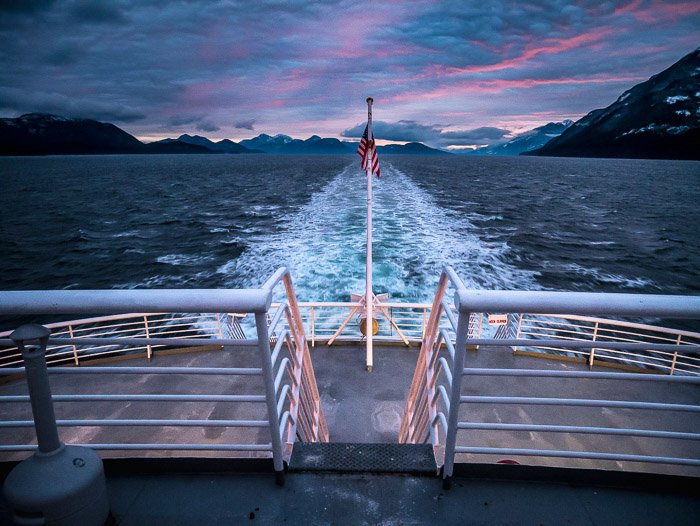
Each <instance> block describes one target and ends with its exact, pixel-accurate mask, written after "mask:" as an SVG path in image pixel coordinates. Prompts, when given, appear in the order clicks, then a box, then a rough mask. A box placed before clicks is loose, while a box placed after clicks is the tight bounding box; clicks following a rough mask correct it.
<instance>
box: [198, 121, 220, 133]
mask: <svg viewBox="0 0 700 526" xmlns="http://www.w3.org/2000/svg"><path fill="white" fill-rule="evenodd" d="M197 129H198V130H199V131H203V132H215V131H219V130H220V129H221V128H219V127H218V126H217V125H216V124H213V123H212V122H210V121H202V122H200V123H198V124H197Z"/></svg>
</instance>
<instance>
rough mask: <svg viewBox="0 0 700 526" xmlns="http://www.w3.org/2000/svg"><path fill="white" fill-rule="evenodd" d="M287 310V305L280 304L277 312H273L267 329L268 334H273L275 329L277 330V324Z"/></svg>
mask: <svg viewBox="0 0 700 526" xmlns="http://www.w3.org/2000/svg"><path fill="white" fill-rule="evenodd" d="M288 309H289V305H288V304H287V303H281V304H280V305H278V306H277V312H275V316H274V317H273V318H272V320H271V321H270V324H269V325H268V327H267V330H268V332H270V333H273V332H274V331H275V329H276V328H277V324H278V323H279V322H280V320H281V319H282V316H284V313H285V311H287V310H288Z"/></svg>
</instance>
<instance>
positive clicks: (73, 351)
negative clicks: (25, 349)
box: [0, 268, 328, 476]
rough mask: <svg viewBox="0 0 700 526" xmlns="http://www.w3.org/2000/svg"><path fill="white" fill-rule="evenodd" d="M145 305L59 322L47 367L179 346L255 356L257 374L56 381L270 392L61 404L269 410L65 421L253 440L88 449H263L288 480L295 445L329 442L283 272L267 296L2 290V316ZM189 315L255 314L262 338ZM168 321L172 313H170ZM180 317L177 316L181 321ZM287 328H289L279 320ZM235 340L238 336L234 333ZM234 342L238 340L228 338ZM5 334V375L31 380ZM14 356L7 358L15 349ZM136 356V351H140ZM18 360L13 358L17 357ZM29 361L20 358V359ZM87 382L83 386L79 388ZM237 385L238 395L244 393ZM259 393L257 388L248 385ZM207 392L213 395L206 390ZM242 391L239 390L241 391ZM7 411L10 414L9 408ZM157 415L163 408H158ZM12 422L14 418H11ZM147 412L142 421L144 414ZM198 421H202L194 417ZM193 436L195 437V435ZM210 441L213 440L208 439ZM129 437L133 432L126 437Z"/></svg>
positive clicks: (144, 371)
mask: <svg viewBox="0 0 700 526" xmlns="http://www.w3.org/2000/svg"><path fill="white" fill-rule="evenodd" d="M280 284H281V285H282V286H283V288H284V295H285V302H284V303H283V304H282V305H281V306H280V307H279V308H277V309H276V313H275V315H274V316H273V319H272V323H271V325H270V326H268V322H267V317H268V312H269V308H270V305H271V300H272V295H273V290H275V289H276V288H277V287H278V286H279V285H280ZM136 306H138V307H139V309H138V310H139V311H140V313H139V314H126V315H124V314H112V315H110V316H106V317H102V318H88V319H84V320H79V321H78V322H64V323H62V324H52V326H53V328H54V329H55V332H54V333H53V334H52V335H51V337H50V339H49V349H50V352H48V353H47V354H48V361H49V362H50V363H54V364H61V363H65V362H68V363H72V364H74V365H83V364H84V360H85V359H87V358H91V359H93V358H96V357H97V358H104V357H109V356H111V355H114V354H124V353H125V352H127V353H128V352H137V353H144V352H145V353H146V355H147V356H148V357H149V358H150V357H151V353H152V349H153V348H154V347H156V346H167V347H174V348H182V347H193V346H202V347H207V348H219V349H223V350H224V351H231V352H229V353H228V355H227V356H228V357H230V359H231V360H232V361H233V362H234V363H235V361H236V360H237V359H238V356H239V354H240V353H239V352H237V349H240V348H245V347H247V348H250V347H251V346H255V348H256V349H257V353H256V354H257V357H258V360H259V361H258V363H259V366H258V367H204V368H202V367H153V366H148V367H94V366H91V367H60V366H58V367H50V368H49V373H50V374H52V375H173V374H174V375H183V374H186V375H194V376H200V375H217V376H225V377H248V378H250V377H260V378H261V380H262V381H261V382H260V381H258V382H257V385H259V386H261V387H262V389H259V388H258V389H259V390H261V391H262V392H254V393H240V394H239V393H236V394H228V393H226V394H224V393H220V394H211V393H209V392H206V394H191V393H182V394H173V393H167V394H166V393H160V392H159V393H155V394H153V393H150V394H149V393H138V394H133V393H131V394H114V393H109V394H95V393H84V394H74V393H71V394H62V395H56V396H54V397H53V400H54V402H56V403H64V402H65V403H72V402H81V403H85V402H88V403H90V406H89V411H87V413H89V414H93V413H95V412H97V411H99V405H93V404H98V403H99V402H118V403H124V402H143V403H147V402H158V403H159V404H158V405H155V406H154V405H151V406H150V407H151V409H148V410H144V413H146V414H155V413H157V409H158V407H159V406H162V405H167V404H169V403H206V404H219V403H221V404H228V403H233V404H253V406H259V405H260V404H262V403H264V404H265V405H266V410H262V409H259V410H253V414H256V415H258V416H257V417H256V418H245V419H234V418H229V419H209V418H192V419H183V418H158V417H155V416H154V417H152V418H138V419H134V418H127V419H115V418H110V417H107V416H100V415H98V416H90V417H86V418H80V419H64V420H59V421H58V425H59V426H66V427H81V428H95V427H98V428H100V427H109V428H110V429H112V428H115V427H117V428H118V427H124V428H127V430H128V429H129V428H132V429H133V428H134V427H136V426H138V427H142V426H148V427H158V428H164V427H165V428H167V429H170V428H178V429H179V431H178V432H177V433H174V434H173V433H166V434H169V435H174V437H175V438H176V437H178V436H183V435H187V433H185V432H184V431H183V429H186V428H192V427H200V428H205V429H210V428H225V429H227V430H232V431H233V432H232V433H229V434H228V435H226V439H233V440H235V439H236V438H237V437H247V438H248V439H249V440H248V442H245V443H244V442H232V441H227V440H226V439H223V438H222V439H221V440H218V441H215V442H213V441H209V442H208V443H196V442H186V443H185V442H179V441H170V442H162V443H138V444H137V443H129V442H128V440H127V441H125V442H116V441H114V442H110V443H96V442H95V443H88V444H86V445H89V446H90V447H93V448H95V449H106V450H188V451H199V450H214V451H264V452H270V451H271V452H272V457H273V463H274V467H275V471H276V472H277V473H278V476H281V474H282V473H283V469H284V463H285V462H286V461H288V460H289V457H290V456H291V451H292V447H293V444H294V442H295V441H296V440H297V439H300V440H302V441H310V442H312V441H328V429H327V426H326V423H325V419H324V415H323V410H322V407H321V404H320V396H319V393H318V390H317V387H316V379H315V377H314V373H313V366H312V364H311V357H310V354H309V347H308V344H307V340H306V335H305V331H304V325H303V323H302V321H301V317H300V313H299V308H298V304H297V300H296V296H295V292H294V287H293V284H292V279H291V276H290V274H289V272H288V271H287V270H286V269H284V268H282V269H279V270H278V271H277V272H276V273H275V274H274V275H273V276H272V277H271V278H270V279H268V280H267V282H265V284H264V285H263V286H262V287H261V288H260V289H243V290H177V291H172V290H167V291H166V290H150V291H149V290H131V291H124V290H104V291H24V292H0V314H13V315H27V314H83V313H94V314H101V313H127V312H129V311H130V310H134V307H136ZM182 312H214V313H226V312H237V313H251V314H253V315H254V317H255V328H256V333H257V338H255V339H241V338H240V336H241V334H242V333H237V332H236V326H235V323H234V324H233V325H228V323H233V322H231V321H230V320H232V318H231V317H230V316H227V315H221V314H212V315H201V314H198V315H196V316H194V315H185V314H180V313H182ZM163 313H168V314H163ZM173 313H176V314H173ZM282 320H284V325H285V328H283V327H282V323H281V321H282ZM232 331H233V332H234V334H231V332H232ZM275 331H276V333H277V338H276V339H275V344H274V347H272V348H271V345H270V334H271V333H272V332H275ZM226 336H234V338H227V337H226ZM3 337H5V338H6V337H7V333H5V334H2V335H0V346H2V347H5V348H6V351H5V352H4V354H3V358H4V360H5V366H4V367H0V374H2V375H18V374H23V372H24V369H23V367H17V365H19V364H20V362H19V361H18V355H17V349H16V346H15V345H14V343H13V342H12V341H11V340H7V339H3ZM7 349H9V351H8V350H7ZM134 349H135V351H134ZM13 353H14V354H13ZM19 359H21V358H19ZM82 383H83V382H75V383H74V387H75V390H79V386H80V385H81V384H82ZM236 385H237V384H236V383H235V382H233V383H232V387H233V388H235V387H236ZM244 385H245V386H246V387H247V388H254V386H255V385H256V383H255V382H252V381H249V382H244ZM205 389H206V387H205ZM238 389H240V386H239V387H238ZM28 401H29V398H28V397H27V396H24V395H7V396H1V397H0V404H2V405H6V404H15V403H22V404H26V403H27V402H28ZM6 407H7V406H6ZM154 407H155V410H153V409H152V408H154ZM3 414H4V415H8V414H9V412H8V411H3ZM139 414H141V413H139ZM192 414H194V415H197V414H200V411H198V410H197V409H192ZM31 425H32V421H31V420H27V419H24V420H20V419H18V420H4V421H2V422H0V428H7V429H12V428H17V427H20V428H21V427H31ZM261 427H262V428H267V429H268V440H267V441H264V442H260V441H259V439H260V437H259V434H256V433H253V434H252V435H250V434H246V433H245V432H244V430H245V429H247V428H261ZM190 435H191V434H190ZM205 435H206V433H205ZM126 437H127V439H128V433H127V434H126ZM34 447H35V446H33V445H32V444H30V443H27V442H25V443H19V444H16V443H13V444H8V443H4V444H2V445H0V451H24V450H31V449H33V448H34Z"/></svg>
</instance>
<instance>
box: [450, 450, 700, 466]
mask: <svg viewBox="0 0 700 526" xmlns="http://www.w3.org/2000/svg"><path fill="white" fill-rule="evenodd" d="M455 453H471V454H477V455H523V456H537V457H561V458H583V459H591V460H625V461H629V462H648V463H656V464H682V465H690V466H700V460H698V459H695V458H678V457H660V456H648V455H630V454H625V453H597V452H592V451H556V450H546V449H545V450H541V449H519V448H499V447H470V446H457V447H455Z"/></svg>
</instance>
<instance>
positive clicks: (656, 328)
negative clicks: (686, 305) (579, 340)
mask: <svg viewBox="0 0 700 526" xmlns="http://www.w3.org/2000/svg"><path fill="white" fill-rule="evenodd" d="M528 316H529V315H528ZM543 316H548V315H547V314H543ZM549 316H551V317H552V318H557V319H563V320H567V321H568V320H576V321H587V322H589V323H591V324H592V325H590V326H588V328H590V329H593V327H594V325H595V323H600V324H604V325H605V326H608V325H617V326H620V327H628V328H632V329H642V330H648V331H652V332H662V333H672V334H680V335H682V336H689V337H691V338H698V337H699V336H700V335H699V334H698V333H697V332H690V331H684V330H678V329H667V328H665V327H659V326H657V325H645V324H642V323H634V322H629V321H622V320H610V319H606V318H595V317H592V316H578V315H575V314H564V315H559V314H551V315H549ZM526 320H527V321H528V322H530V321H537V319H532V318H526V319H523V323H525V321H526ZM542 323H552V324H553V323H556V322H552V321H549V320H542ZM568 325H570V324H568ZM602 328H603V327H601V326H599V327H598V330H600V329H602ZM605 330H614V329H613V328H612V327H606V328H605Z"/></svg>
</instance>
